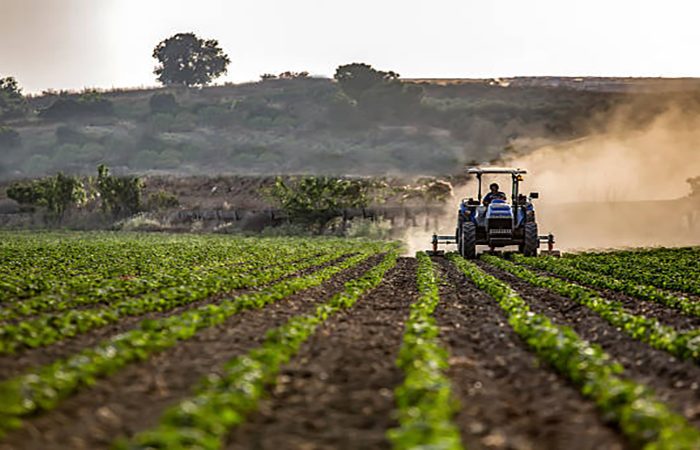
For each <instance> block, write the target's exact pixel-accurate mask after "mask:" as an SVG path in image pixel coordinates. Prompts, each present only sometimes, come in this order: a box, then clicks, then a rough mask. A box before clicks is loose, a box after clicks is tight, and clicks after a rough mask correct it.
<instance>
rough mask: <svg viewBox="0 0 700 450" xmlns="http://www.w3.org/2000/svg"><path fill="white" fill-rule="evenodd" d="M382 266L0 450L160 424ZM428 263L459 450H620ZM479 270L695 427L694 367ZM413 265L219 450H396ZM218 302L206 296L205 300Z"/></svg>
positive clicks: (308, 353) (145, 372) (180, 349)
mask: <svg viewBox="0 0 700 450" xmlns="http://www.w3.org/2000/svg"><path fill="white" fill-rule="evenodd" d="M381 258H382V255H377V256H374V257H372V258H370V259H369V260H368V261H365V262H364V263H362V264H360V265H359V266H357V267H355V268H353V269H349V270H346V271H344V272H342V273H340V274H338V275H337V276H335V277H333V278H332V279H331V280H329V281H328V282H326V283H324V284H323V285H321V286H318V287H316V288H312V289H308V290H306V291H303V292H301V293H298V294H296V295H292V296H290V297H288V298H286V299H284V300H280V301H278V302H276V303H274V304H271V305H268V306H266V307H265V308H263V309H259V310H250V311H245V312H242V313H240V314H237V315H234V316H233V317H231V318H230V319H228V320H227V321H226V322H225V323H223V324H222V325H220V326H217V327H212V328H210V329H207V330H203V331H201V332H200V333H198V334H197V335H196V336H194V337H193V338H191V339H189V340H186V341H183V342H181V343H179V344H178V345H176V346H175V347H173V348H170V349H168V350H166V351H163V352H161V353H159V354H156V355H152V356H151V357H150V358H149V359H148V360H147V361H144V362H140V363H135V364H131V365H128V366H127V367H124V368H123V369H121V370H119V371H117V372H116V373H115V374H113V375H111V376H109V377H105V378H103V379H100V380H98V381H97V383H96V384H95V385H94V386H92V387H86V388H83V389H81V390H79V391H78V392H76V393H75V394H74V395H72V396H70V397H69V398H67V399H65V400H63V401H62V402H61V403H60V404H59V405H58V407H57V408H56V409H54V410H52V411H48V412H45V413H43V414H38V415H36V416H34V417H29V418H27V419H26V421H25V423H24V426H23V427H22V428H21V429H19V430H16V431H13V432H12V433H10V434H8V435H7V436H5V437H4V438H2V439H0V450H10V449H32V450H33V449H37V450H38V449H59V450H62V449H78V450H83V449H103V448H109V446H110V445H111V444H112V443H113V441H114V440H115V439H117V438H120V437H130V436H133V435H134V434H136V433H138V432H140V431H143V430H146V429H148V428H151V427H153V426H155V425H156V424H157V423H158V420H159V419H160V416H161V415H162V413H163V412H164V411H165V410H166V409H167V408H168V407H169V406H171V405H173V404H175V403H177V402H179V401H180V400H182V399H184V398H187V397H188V396H191V395H192V394H193V392H194V389H195V387H196V386H197V383H198V381H199V380H201V379H202V378H203V377H204V376H205V375H207V374H210V373H212V372H214V373H216V372H217V371H218V370H220V368H221V367H222V366H223V364H224V363H225V362H227V361H229V360H230V359H232V358H234V357H236V356H238V355H241V354H244V353H245V352H248V351H250V350H251V349H252V348H255V347H256V346H258V345H260V344H261V343H262V340H263V339H264V336H265V332H266V331H267V330H269V329H271V328H274V327H277V326H280V325H282V324H283V323H285V322H286V321H287V320H288V319H289V318H291V317H292V316H296V315H299V314H308V313H310V312H311V311H312V310H313V308H314V307H316V306H317V305H318V304H320V303H321V302H325V301H327V300H328V299H329V298H330V297H331V296H332V295H333V294H335V293H337V292H339V291H340V290H342V289H343V286H344V283H346V282H347V281H349V280H351V279H354V278H357V277H359V276H360V275H361V274H362V273H364V272H365V271H366V270H368V269H369V268H371V267H372V266H374V265H375V264H377V263H378V261H380V259H381ZM434 262H435V266H436V270H437V271H438V274H439V277H440V303H439V304H438V307H437V309H436V311H435V319H436V320H437V323H438V325H439V327H440V339H441V341H442V343H443V344H444V346H445V347H446V349H447V350H448V351H449V357H450V359H449V369H448V373H447V375H448V377H449V378H450V380H451V381H452V389H453V393H454V395H455V397H456V400H458V401H459V403H460V408H459V411H458V414H457V415H456V417H455V418H454V422H455V424H456V425H457V426H458V428H459V430H460V433H461V436H462V440H463V443H464V446H465V448H468V449H476V450H480V449H483V450H485V449H514V450H539V449H544V450H549V449H552V450H553V449H567V450H569V449H570V450H589V449H590V450H593V449H596V450H597V449H613V450H623V449H624V450H626V449H628V448H629V445H628V443H627V442H626V440H625V439H624V438H623V437H622V435H621V433H620V432H619V430H617V429H616V428H615V427H614V426H612V425H611V424H608V423H606V422H605V420H604V417H603V415H602V414H600V413H599V412H598V411H597V410H596V407H595V405H594V403H593V402H592V401H590V400H589V399H586V398H584V397H583V396H582V395H581V394H580V393H579V391H578V389H577V388H576V387H574V386H573V385H571V384H570V383H569V382H568V381H567V380H566V379H565V378H563V377H561V376H559V375H558V374H557V373H556V372H555V371H554V370H553V369H551V368H550V367H549V366H548V365H546V364H544V363H540V362H539V360H538V359H537V357H536V356H535V354H534V353H533V352H532V351H531V350H530V349H529V348H528V347H527V346H526V344H525V343H524V342H523V341H522V340H521V339H520V338H519V336H518V335H517V334H515V332H514V331H513V330H512V328H511V327H510V325H509V324H508V322H507V319H506V317H505V315H504V313H503V311H502V310H501V309H500V307H499V306H498V304H497V303H496V301H495V300H493V299H492V298H491V297H489V296H488V295H487V294H485V293H484V292H482V291H480V290H479V289H477V288H476V287H475V286H474V285H473V284H472V283H471V282H470V281H469V280H468V279H467V278H466V277H465V276H464V275H463V274H461V273H460V272H459V271H458V270H457V269H456V268H455V267H454V266H453V265H451V264H450V263H449V262H448V261H447V260H446V259H442V258H437V259H435V260H434ZM478 264H479V265H480V266H481V267H482V268H483V269H484V270H486V271H487V272H489V273H490V274H492V275H494V276H496V277H498V278H500V279H501V280H503V281H505V282H507V283H508V284H510V285H511V286H512V287H513V288H514V289H515V290H516V291H517V292H518V293H519V294H520V295H521V296H522V297H523V298H524V299H525V300H526V301H527V302H528V304H530V306H531V308H532V309H533V311H535V312H537V313H541V314H545V315H547V316H548V317H550V318H551V319H552V320H553V321H554V322H555V323H557V324H562V325H568V326H571V327H572V328H573V329H574V330H575V331H576V332H577V333H578V334H579V335H580V336H581V337H582V338H584V339H586V340H588V341H590V342H593V343H597V344H599V345H601V346H602V347H603V349H604V350H605V351H606V352H608V353H609V354H610V355H611V356H612V357H613V358H614V359H615V360H617V361H619V362H620V363H621V364H622V365H623V366H624V367H625V376H626V377H628V378H630V379H633V380H635V381H637V382H640V383H643V384H645V385H647V386H649V387H651V388H653V389H654V390H655V391H656V393H657V396H658V398H659V399H660V400H662V401H664V402H667V404H668V405H669V406H670V407H672V408H673V409H675V410H676V411H678V412H679V413H681V414H683V415H684V416H685V417H686V418H687V419H688V420H689V421H690V422H692V423H693V424H695V425H696V426H700V366H698V365H696V364H693V363H692V362H687V361H679V360H678V359H676V358H674V357H672V356H670V355H669V354H667V353H665V352H663V351H658V350H654V349H652V348H650V347H649V346H648V345H646V344H644V343H642V342H639V341H636V340H634V339H632V338H630V337H628V336H627V335H625V334H624V333H622V332H621V331H619V330H617V329H615V328H614V327H612V326H610V325H609V324H608V323H607V322H605V321H604V320H603V319H602V318H600V317H599V316H598V315H596V314H595V313H593V312H592V311H590V310H588V309H587V308H585V307H582V306H580V305H578V304H577V303H575V302H574V301H572V300H569V299H567V298H564V297H562V296H559V295H557V294H554V293H552V292H550V291H548V290H546V289H540V288H537V287H534V286H532V285H530V284H528V283H525V282H523V281H521V280H519V279H518V278H516V277H514V276H511V275H509V274H507V273H505V272H503V271H500V270H498V269H496V268H494V267H492V266H489V265H488V264H485V263H481V262H480V263H478ZM416 267H417V263H416V260H415V259H414V258H400V259H399V261H398V264H397V266H396V267H394V268H393V269H391V270H390V271H389V272H388V273H387V275H386V276H385V278H384V280H383V281H382V282H381V283H380V285H379V286H378V287H377V288H375V289H373V290H372V291H370V292H368V293H366V294H365V295H364V296H363V297H361V298H360V299H359V300H358V301H357V303H356V304H355V305H354V306H353V307H352V308H349V309H347V310H344V311H340V312H338V313H336V314H335V315H334V316H332V317H331V318H329V320H328V321H326V322H325V323H324V324H322V325H320V326H319V328H318V330H317V331H316V333H315V334H314V335H313V336H311V337H310V338H309V339H308V340H307V341H306V342H305V343H304V344H302V347H301V348H300V351H299V353H298V354H297V355H296V356H295V357H293V358H292V360H291V361H290V362H289V363H287V364H286V365H284V366H283V368H282V370H281V372H280V374H279V376H278V378H277V380H276V383H275V384H274V385H273V386H270V389H269V391H268V394H267V396H266V397H265V398H264V399H263V400H262V401H261V404H260V407H259V409H258V410H257V411H256V412H254V413H252V414H251V415H250V417H249V418H248V420H247V421H246V422H245V423H244V424H242V425H241V426H239V427H237V428H234V429H232V430H231V431H230V433H229V435H228V436H227V437H226V440H225V442H224V444H225V447H226V448H228V449H230V450H241V449H273V450H286V449H308V450H313V449H388V448H391V443H390V442H389V441H388V440H387V431H388V430H390V429H391V428H393V427H396V426H397V425H398V423H397V420H396V417H395V411H396V404H395V399H394V390H395V389H396V387H398V386H399V385H400V384H401V383H402V381H403V375H402V372H401V370H400V369H398V368H397V367H396V358H397V356H398V353H399V349H400V347H401V342H402V337H403V332H404V326H405V321H406V319H407V317H408V314H409V310H410V305H411V304H412V303H413V302H415V301H416V300H417V299H418V295H419V294H418V292H417V286H416ZM306 272H307V271H304V272H302V273H306ZM300 274H301V273H300ZM300 274H297V275H300ZM601 293H602V294H603V295H604V296H608V295H609V296H611V297H614V298H615V299H616V300H620V301H622V302H623V303H624V304H625V307H626V308H628V309H630V310H632V311H636V312H638V313H643V312H644V311H646V312H647V313H648V314H649V315H651V316H654V317H657V315H655V314H658V317H659V318H660V319H661V318H662V317H663V321H664V323H669V324H673V325H674V326H676V325H677V326H678V328H684V327H693V326H695V322H694V320H695V319H692V320H691V321H688V319H687V318H685V317H683V316H682V315H680V314H679V313H676V312H675V311H673V310H671V309H668V308H663V307H659V306H658V305H654V307H653V308H647V307H648V305H646V304H645V303H640V302H639V301H637V300H634V299H632V298H629V297H625V296H622V295H616V296H612V294H611V293H610V292H608V291H601ZM219 300H220V297H212V298H210V299H207V300H205V302H216V301H219ZM635 308H637V309H635ZM181 310H182V308H179V309H176V310H173V311H169V312H166V313H158V315H164V314H174V313H176V312H180V311H181ZM137 319H138V320H140V318H137ZM137 319H134V320H137ZM134 323H135V322H133V321H130V320H125V321H123V322H121V323H120V324H118V325H116V326H114V327H105V328H104V329H100V330H95V331H94V332H91V333H86V334H85V335H82V336H80V337H78V338H76V339H71V340H66V342H65V343H62V344H57V345H54V346H50V347H47V348H45V349H38V350H32V351H26V352H24V353H22V354H20V355H18V356H14V357H3V358H0V377H2V376H9V375H12V374H16V373H19V372H20V371H22V370H24V369H25V368H28V367H33V366H36V365H40V364H44V363H46V362H48V361H51V360H53V359H55V358H58V357H61V356H65V355H68V354H71V353H73V352H75V351H77V350H79V349H81V348H84V347H88V346H92V345H95V344H96V343H98V342H99V341H100V340H102V339H103V338H105V337H108V336H111V335H113V334H115V333H119V332H121V331H124V330H125V329H128V328H129V327H130V326H133V325H134Z"/></svg>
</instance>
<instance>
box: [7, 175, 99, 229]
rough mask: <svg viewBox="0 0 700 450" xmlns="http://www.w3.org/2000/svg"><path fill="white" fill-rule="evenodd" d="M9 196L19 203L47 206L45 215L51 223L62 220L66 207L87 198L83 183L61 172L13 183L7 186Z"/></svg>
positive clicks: (75, 204)
mask: <svg viewBox="0 0 700 450" xmlns="http://www.w3.org/2000/svg"><path fill="white" fill-rule="evenodd" d="M7 196H8V197H9V198H11V199H13V200H15V201H17V202H18V203H22V204H26V205H33V206H40V207H43V208H45V209H46V216H45V217H46V219H47V220H48V221H49V222H51V223H55V222H60V221H61V220H62V219H63V216H64V214H65V212H66V209H68V208H69V207H70V206H77V205H80V204H82V203H83V202H84V201H85V200H86V192H85V188H84V187H83V183H82V182H81V181H80V180H79V179H78V178H77V177H71V176H66V175H63V174H62V173H60V172H59V173H58V174H57V175H56V176H53V177H47V178H42V179H40V180H33V181H29V182H16V183H13V184H11V185H10V186H9V187H8V188H7Z"/></svg>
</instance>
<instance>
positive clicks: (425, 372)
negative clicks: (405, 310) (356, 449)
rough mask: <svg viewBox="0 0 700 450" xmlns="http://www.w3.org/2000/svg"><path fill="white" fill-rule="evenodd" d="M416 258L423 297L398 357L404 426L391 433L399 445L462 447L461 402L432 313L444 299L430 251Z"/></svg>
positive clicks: (452, 449) (399, 400) (415, 307)
mask: <svg viewBox="0 0 700 450" xmlns="http://www.w3.org/2000/svg"><path fill="white" fill-rule="evenodd" d="M416 259H417V260H418V270H417V284H418V292H419V293H420V297H419V298H418V300H417V301H416V302H415V303H413V304H412V305H411V312H410V315H409V318H408V321H407V322H406V330H405V331H404V335H403V343H402V344H401V350H400V351H399V357H398V360H397V362H396V363H397V365H398V366H399V367H400V368H401V370H403V372H404V381H403V383H402V384H401V385H400V386H399V387H397V388H396V389H395V395H396V403H397V405H398V416H399V427H398V428H394V429H391V430H389V431H388V433H387V435H388V437H389V440H391V442H392V444H393V448H395V449H416V448H431V449H436V450H437V449H444V450H458V449H461V448H462V444H461V437H460V434H459V430H458V429H457V427H456V426H455V425H454V423H453V422H452V418H453V416H454V415H455V413H456V412H457V411H458V404H457V403H456V402H455V400H453V398H452V391H451V389H452V388H451V384H450V380H449V378H448V377H447V376H446V375H445V371H446V370H447V368H448V366H449V363H448V354H447V351H446V350H445V349H444V348H443V347H442V346H441V345H440V339H439V337H438V335H439V333H440V330H439V328H438V326H437V324H436V323H435V319H433V317H432V315H433V312H434V311H435V308H436V307H437V305H438V303H439V302H440V295H439V292H438V285H437V278H436V277H435V271H434V269H433V264H432V262H431V261H430V258H429V257H428V255H426V254H425V253H424V252H419V253H418V254H416Z"/></svg>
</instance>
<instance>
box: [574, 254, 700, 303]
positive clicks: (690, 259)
mask: <svg viewBox="0 0 700 450" xmlns="http://www.w3.org/2000/svg"><path fill="white" fill-rule="evenodd" d="M564 259H565V260H566V261H567V262H568V263H569V264H571V265H572V266H573V267H575V268H577V269H580V270H586V271H589V272H596V273H600V274H604V275H609V276H612V277H615V278H620V279H624V280H631V281H636V282H638V283H641V284H648V285H652V286H656V287H658V288H661V289H668V290H673V291H680V292H686V293H689V294H695V295H700V282H699V281H698V280H699V278H700V250H699V249H695V248H691V249H663V250H656V251H646V252H613V253H605V254H582V255H572V256H569V257H566V258H564Z"/></svg>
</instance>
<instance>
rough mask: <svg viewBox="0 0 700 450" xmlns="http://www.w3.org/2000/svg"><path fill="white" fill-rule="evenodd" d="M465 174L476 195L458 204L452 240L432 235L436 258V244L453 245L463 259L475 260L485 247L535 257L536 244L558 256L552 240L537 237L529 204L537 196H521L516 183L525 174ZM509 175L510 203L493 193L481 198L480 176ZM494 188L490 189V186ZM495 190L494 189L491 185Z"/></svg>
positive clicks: (498, 170) (509, 171)
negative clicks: (480, 247) (474, 182)
mask: <svg viewBox="0 0 700 450" xmlns="http://www.w3.org/2000/svg"><path fill="white" fill-rule="evenodd" d="M468 173H469V174H473V175H475V176H476V179H477V181H478V192H477V197H476V199H474V198H469V199H464V200H462V202H461V204H460V206H459V211H458V213H457V229H456V231H455V235H454V236H438V235H433V251H432V252H430V253H433V254H438V253H440V252H438V250H437V247H438V244H457V248H458V250H459V253H460V254H461V255H462V256H463V257H464V258H467V259H474V258H476V246H477V245H485V246H488V247H489V249H490V250H491V251H493V250H494V249H496V248H501V247H506V246H517V247H518V252H519V253H522V254H523V255H525V256H536V255H537V251H538V249H539V247H540V242H547V244H548V250H547V251H546V253H548V254H551V255H554V256H558V254H559V252H558V251H555V250H553V245H554V236H553V235H552V234H549V235H547V236H540V235H539V234H538V230H537V222H536V221H535V208H534V206H533V204H532V200H534V199H537V198H538V197H539V195H538V193H537V192H531V193H530V194H529V195H524V194H521V193H520V191H519V183H520V182H521V181H523V175H524V174H526V173H527V171H525V170H523V169H511V168H492V167H489V168H479V167H475V168H471V169H469V170H468ZM492 174H493V175H501V176H502V175H510V177H511V180H512V189H511V201H510V203H508V201H507V196H506V195H505V194H503V193H502V192H497V189H495V190H492V191H491V192H489V193H488V194H487V195H485V196H482V193H483V191H482V181H483V178H484V175H492ZM492 186H494V185H492ZM495 187H497V185H495Z"/></svg>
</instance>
